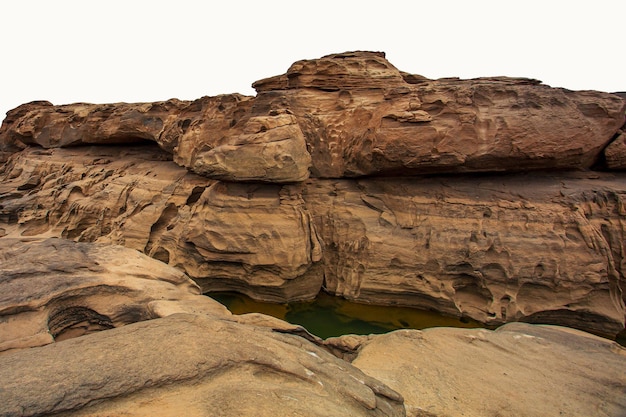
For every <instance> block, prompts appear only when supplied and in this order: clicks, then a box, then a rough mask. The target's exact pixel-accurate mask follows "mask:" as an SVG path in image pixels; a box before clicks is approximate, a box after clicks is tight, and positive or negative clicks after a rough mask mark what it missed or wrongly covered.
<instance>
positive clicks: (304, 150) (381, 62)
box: [0, 52, 626, 183]
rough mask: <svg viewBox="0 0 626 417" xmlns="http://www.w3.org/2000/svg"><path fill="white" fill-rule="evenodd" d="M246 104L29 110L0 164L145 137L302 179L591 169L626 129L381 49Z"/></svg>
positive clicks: (594, 107) (265, 87) (8, 123)
mask: <svg viewBox="0 0 626 417" xmlns="http://www.w3.org/2000/svg"><path fill="white" fill-rule="evenodd" d="M254 87H255V88H256V89H257V91H258V95H257V96H256V97H247V96H241V95H237V94H230V95H222V96H217V97H203V98H201V99H198V100H195V101H192V102H184V101H180V100H169V101H166V102H157V103H138V104H126V103H120V104H106V105H93V104H72V105H63V106H52V105H51V104H50V103H48V102H34V103H29V104H25V105H23V106H20V107H18V108H17V109H15V110H13V111H11V112H9V114H8V115H7V118H6V119H5V121H4V123H3V126H2V129H0V150H1V151H2V152H3V155H6V154H7V153H10V152H11V151H14V150H16V149H19V148H21V147H23V146H25V145H29V144H38V145H40V146H43V147H45V148H50V147H62V146H74V145H78V144H95V143H99V144H112V143H133V142H137V141H143V140H150V141H154V142H157V143H158V144H159V145H160V146H161V147H162V148H163V149H165V150H166V151H168V152H170V153H172V154H173V157H174V160H175V161H176V162H177V163H179V164H180V165H182V166H185V167H187V168H189V169H190V170H192V171H193V172H196V173H198V174H201V175H206V176H208V177H211V178H216V179H226V180H230V181H263V182H279V183H288V182H297V181H302V180H305V179H306V178H307V177H308V176H309V170H310V172H311V173H312V174H313V176H317V177H346V176H347V177H359V176H364V175H365V176H366V175H385V174H394V175H413V174H417V173H450V172H452V173H454V172H484V171H512V170H527V169H555V168H588V167H590V166H592V165H593V164H594V163H595V162H597V161H598V160H599V158H600V156H601V155H602V151H603V149H604V147H605V146H606V145H607V144H608V143H609V142H610V141H611V140H612V139H613V138H614V135H615V133H616V132H617V130H618V129H619V128H620V127H621V126H622V125H623V124H624V110H625V109H626V103H625V102H624V100H622V98H621V97H619V96H617V95H613V94H608V93H602V92H597V91H569V90H565V89H557V88H551V87H549V86H545V85H541V83H540V82H539V81H536V80H530V79H523V78H507V77H492V78H478V79H473V80H458V79H441V80H428V79H425V78H424V77H420V76H417V75H410V74H407V73H403V72H401V71H399V70H398V69H397V68H395V67H394V66H393V65H392V64H391V63H389V61H387V60H386V59H385V57H384V53H377V52H348V53H343V54H334V55H329V56H326V57H322V58H320V59H314V60H304V61H298V62H296V63H294V64H293V65H292V66H291V67H290V68H289V69H288V71H287V73H286V74H283V75H280V76H276V77H272V78H269V79H265V80H260V81H257V82H256V83H254Z"/></svg>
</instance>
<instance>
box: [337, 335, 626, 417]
mask: <svg viewBox="0 0 626 417" xmlns="http://www.w3.org/2000/svg"><path fill="white" fill-rule="evenodd" d="M340 339H343V338H340ZM349 339H350V340H348V342H349V344H351V345H352V346H356V347H357V349H358V356H357V357H356V359H355V360H354V361H353V362H352V364H353V365H355V366H356V367H358V368H359V369H361V370H363V372H365V373H366V374H368V375H370V376H372V377H374V378H377V379H379V380H381V381H382V382H384V383H386V384H387V385H389V386H390V387H391V388H393V389H395V390H397V391H398V392H399V393H401V394H402V395H403V396H404V400H405V406H406V411H407V416H415V417H418V416H419V417H443V416H466V417H496V416H519V417H544V416H570V417H574V416H575V417H587V416H596V417H601V416H606V417H615V416H623V415H626V395H624V394H625V393H626V373H625V372H624V370H625V369H626V349H625V348H624V347H623V346H620V345H618V344H616V343H615V342H611V341H608V340H606V339H601V338H598V337H595V336H592V335H590V334H587V333H583V332H578V331H575V330H571V329H567V328H563V327H554V326H533V325H529V324H522V323H510V324H507V325H505V326H503V327H500V328H499V329H498V330H496V331H489V330H483V329H480V330H477V329H471V330H470V329H451V328H433V329H427V330H424V331H418V330H399V331H396V332H392V333H389V334H386V335H379V336H371V337H369V338H361V339H360V340H359V343H355V341H354V340H352V339H354V337H351V338H349ZM334 342H335V343H337V344H338V345H340V346H341V345H342V343H341V340H335V341H334Z"/></svg>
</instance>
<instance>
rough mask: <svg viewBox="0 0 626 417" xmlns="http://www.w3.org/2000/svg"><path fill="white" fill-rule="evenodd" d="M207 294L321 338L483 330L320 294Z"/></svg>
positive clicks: (456, 321) (241, 311) (415, 312)
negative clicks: (284, 299)
mask: <svg viewBox="0 0 626 417" xmlns="http://www.w3.org/2000/svg"><path fill="white" fill-rule="evenodd" d="M207 295H208V296H210V297H211V298H213V299H215V300H217V301H219V302H220V303H222V304H224V305H225V306H226V307H227V308H228V309H229V310H230V311H231V312H232V313H233V314H245V313H263V314H267V315H270V316H273V317H277V318H279V319H282V320H285V321H287V322H289V323H292V324H298V325H301V326H302V327H304V328H305V329H307V330H308V331H309V332H310V333H312V334H314V335H316V336H319V337H321V338H322V339H326V338H328V337H333V336H341V335H344V334H359V335H365V334H379V333H387V332H389V331H392V330H397V329H425V328H428V327H442V326H445V327H468V328H476V327H484V325H482V324H480V323H478V322H476V321H472V320H465V319H463V320H461V319H458V318H454V317H446V316H442V315H441V314H439V313H436V312H432V311H424V310H418V309H415V308H410V307H393V306H392V307H389V306H376V305H370V304H360V303H354V302H351V301H348V300H346V299H343V298H340V297H335V296H332V295H329V294H326V293H323V292H322V293H320V294H319V295H318V296H317V298H316V299H315V300H313V301H307V302H297V303H289V304H273V303H264V302H259V301H255V300H253V299H251V298H250V297H247V296H245V295H242V294H238V293H234V292H220V293H211V294H207Z"/></svg>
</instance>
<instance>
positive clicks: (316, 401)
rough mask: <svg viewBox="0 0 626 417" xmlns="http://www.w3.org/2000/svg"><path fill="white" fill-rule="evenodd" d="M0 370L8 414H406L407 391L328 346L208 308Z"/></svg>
mask: <svg viewBox="0 0 626 417" xmlns="http://www.w3.org/2000/svg"><path fill="white" fill-rule="evenodd" d="M0 368H1V369H2V375H3V382H2V389H0V414H1V415H3V416H6V417H12V416H20V417H25V416H43V415H52V414H54V415H55V416H57V415H61V416H83V417H84V416H94V417H95V416H104V415H125V416H137V417H138V416H147V415H159V416H180V415H185V416H190V417H195V416H198V417H200V416H207V415H213V416H224V417H227V416H233V417H235V416H237V417H238V416H272V417H273V416H283V415H294V416H296V415H298V416H318V417H322V416H329V415H350V416H381V417H382V416H404V415H405V412H404V406H403V404H402V401H403V400H402V397H401V396H400V395H398V394H397V393H396V392H395V391H393V390H391V389H389V388H388V387H387V386H386V385H384V384H381V383H380V382H378V381H377V380H375V379H373V378H371V377H369V376H367V375H365V374H364V373H363V372H361V371H360V370H358V369H357V368H355V367H354V366H352V365H350V364H349V363H347V362H345V361H343V360H341V359H339V358H337V357H335V356H333V355H331V354H330V353H328V352H327V351H326V350H324V349H322V348H320V347H318V346H316V345H314V344H312V343H309V342H307V341H306V340H304V339H302V338H300V337H298V336H294V335H289V334H283V333H278V332H274V331H272V330H271V329H269V328H267V327H257V326H252V325H244V324H239V323H236V322H234V321H232V320H229V319H220V318H217V317H211V316H207V315H192V314H176V315H172V316H169V317H166V318H162V319H155V320H150V321H144V322H141V323H134V324H130V325H127V326H124V327H121V328H117V329H112V330H107V331H103V332H99V333H93V334H90V335H85V336H82V337H79V338H74V339H70V340H65V341H62V342H58V343H55V344H53V345H48V346H43V347H38V348H32V349H26V350H21V351H15V352H8V353H5V354H2V355H0ZM57 413H60V414H57Z"/></svg>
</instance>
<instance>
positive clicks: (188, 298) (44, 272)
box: [0, 238, 230, 415]
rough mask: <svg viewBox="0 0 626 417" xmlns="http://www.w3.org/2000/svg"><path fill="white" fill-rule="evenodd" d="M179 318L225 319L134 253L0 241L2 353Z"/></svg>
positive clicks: (167, 271) (168, 270)
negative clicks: (184, 315)
mask: <svg viewBox="0 0 626 417" xmlns="http://www.w3.org/2000/svg"><path fill="white" fill-rule="evenodd" d="M179 312H189V313H191V312H194V313H203V314H213V315H222V316H229V315H230V313H229V312H228V310H226V308H224V307H223V306H222V305H221V304H219V303H217V302H215V301H213V300H211V299H210V298H208V297H206V296H203V295H200V289H199V288H198V286H197V285H196V284H195V283H194V282H193V281H192V280H191V279H189V277H187V276H186V275H185V274H183V273H182V272H180V271H179V270H177V269H176V268H172V267H169V266H167V265H163V264H162V263H161V262H159V261H156V260H154V259H151V258H149V257H147V256H145V255H143V254H141V253H139V252H137V251H134V250H132V249H128V248H124V247H122V246H114V245H101V244H87V243H75V242H72V241H68V240H64V239H53V238H51V239H46V240H44V241H34V240H32V239H31V240H29V239H8V238H4V239H0V352H1V351H6V350H10V349H17V348H25V347H34V346H41V345H46V344H48V343H52V342H54V341H59V340H64V339H68V338H73V337H77V336H81V335H85V334H89V333H93V332H96V331H101V330H105V329H112V328H115V327H119V326H123V325H126V324H129V323H134V322H137V321H142V320H149V319H154V318H158V317H164V316H167V315H170V314H173V313H179ZM4 382H6V381H4ZM4 382H3V388H4V387H6V385H5V384H4ZM0 391H2V389H0ZM0 403H2V401H0ZM3 415H4V414H3Z"/></svg>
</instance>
